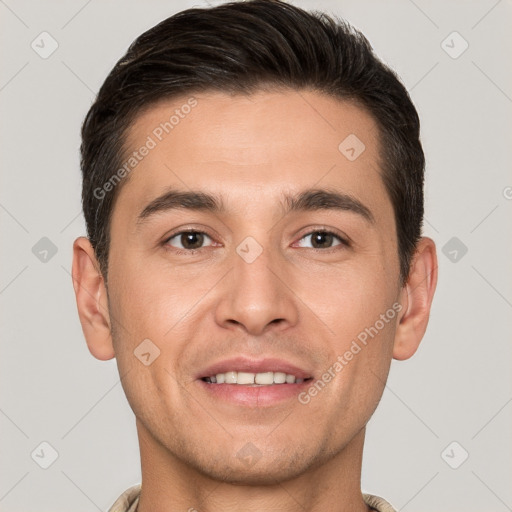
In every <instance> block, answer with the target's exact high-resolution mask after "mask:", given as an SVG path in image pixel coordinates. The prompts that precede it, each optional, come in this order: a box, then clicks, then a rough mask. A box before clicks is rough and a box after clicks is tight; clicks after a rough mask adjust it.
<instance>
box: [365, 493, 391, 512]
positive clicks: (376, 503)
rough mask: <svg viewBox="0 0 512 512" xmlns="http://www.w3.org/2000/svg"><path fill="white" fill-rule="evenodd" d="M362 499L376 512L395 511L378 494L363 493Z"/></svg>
mask: <svg viewBox="0 0 512 512" xmlns="http://www.w3.org/2000/svg"><path fill="white" fill-rule="evenodd" d="M363 500H364V502H365V503H366V504H367V505H369V506H370V507H372V508H373V509H375V510H376V511H377V512H396V509H395V508H394V507H393V506H392V505H391V504H390V503H388V502H387V501H386V500H385V499H384V498H381V497H380V496H374V495H373V494H364V493H363Z"/></svg>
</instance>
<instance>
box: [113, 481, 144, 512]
mask: <svg viewBox="0 0 512 512" xmlns="http://www.w3.org/2000/svg"><path fill="white" fill-rule="evenodd" d="M140 488H141V484H137V485H134V486H132V487H130V488H129V489H126V491H124V492H123V494H121V496H119V498H117V500H116V501H115V502H114V504H113V505H112V506H111V507H110V508H109V509H108V512H135V511H136V510H137V505H138V503H139V495H140Z"/></svg>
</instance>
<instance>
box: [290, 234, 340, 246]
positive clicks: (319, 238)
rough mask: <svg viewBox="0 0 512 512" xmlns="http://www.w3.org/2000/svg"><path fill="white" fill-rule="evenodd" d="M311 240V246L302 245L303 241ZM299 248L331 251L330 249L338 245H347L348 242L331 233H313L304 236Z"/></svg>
mask: <svg viewBox="0 0 512 512" xmlns="http://www.w3.org/2000/svg"><path fill="white" fill-rule="evenodd" d="M308 238H309V239H310V240H311V241H310V244H311V245H309V246H304V245H302V244H301V242H302V241H303V240H307V239H308ZM336 240H337V241H338V243H333V242H335V241H336ZM299 244H300V245H299V247H311V248H312V249H329V248H330V247H333V246H336V245H347V242H345V240H343V239H342V238H341V237H339V236H338V235H335V234H334V233H331V232H330V231H312V232H311V233H308V234H307V235H305V236H303V237H302V238H301V239H300V241H299Z"/></svg>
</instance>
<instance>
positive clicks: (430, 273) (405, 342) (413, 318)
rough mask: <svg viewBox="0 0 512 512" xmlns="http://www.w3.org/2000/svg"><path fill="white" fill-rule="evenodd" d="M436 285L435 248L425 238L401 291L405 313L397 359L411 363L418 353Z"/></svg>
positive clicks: (397, 342)
mask: <svg viewBox="0 0 512 512" xmlns="http://www.w3.org/2000/svg"><path fill="white" fill-rule="evenodd" d="M436 285H437V254H436V246H435V243H434V241H433V240H432V239H431V238H428V237H423V238H421V239H420V241H419V242H418V246H417V248H416V252H415V254H414V257H413V260H412V262H411V269H410V272H409V278H408V280H407V284H406V285H405V286H404V288H403V289H402V295H403V300H402V304H404V310H403V313H402V316H401V318H400V321H399V322H397V326H396V333H395V341H394V346H393V358H394V359H397V360H404V359H409V358H410V357H411V356H412V355H413V354H414V353H415V352H416V350H417V349H418V347H419V344H420V342H421V340H422V338H423V336H424V334H425V331H426V329H427V324H428V319H429V315H430V308H431V305H432V299H433V297H434V292H435V289H436Z"/></svg>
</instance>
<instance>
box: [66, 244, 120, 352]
mask: <svg viewBox="0 0 512 512" xmlns="http://www.w3.org/2000/svg"><path fill="white" fill-rule="evenodd" d="M71 275H72V277H73V288H74V290H75V297H76V304H77V308H78V316H79V317H80V323H81V324H82V331H83V333H84V336H85V339H86V342H87V346H88V348H89V351H90V352H91V354H92V355H93V356H94V357H96V358H97V359H100V360H102V361H106V360H108V359H112V358H113V357H115V352H114V347H113V343H112V334H111V327H110V326H111V323H110V317H109V311H108V301H107V291H106V288H105V283H104V280H103V276H102V275H101V273H100V271H99V265H98V262H97V260H96V256H95V254H94V249H93V247H92V245H91V243H90V241H89V239H87V238H86V237H79V238H77V239H76V240H75V242H74V243H73V267H72V271H71Z"/></svg>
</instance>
